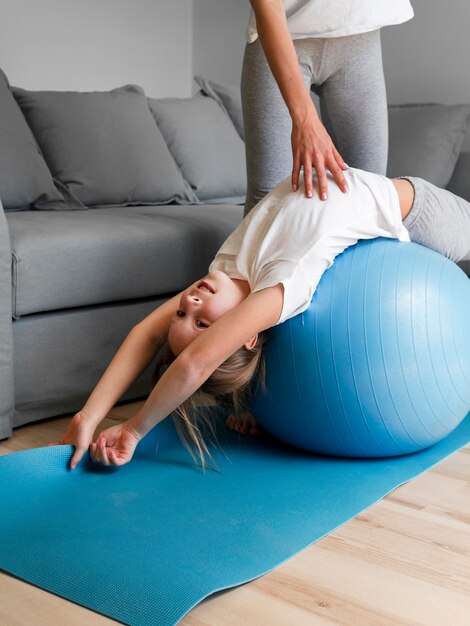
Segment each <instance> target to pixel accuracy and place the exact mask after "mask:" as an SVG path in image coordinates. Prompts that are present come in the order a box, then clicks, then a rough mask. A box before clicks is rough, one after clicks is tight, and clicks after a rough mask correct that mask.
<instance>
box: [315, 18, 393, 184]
mask: <svg viewBox="0 0 470 626" xmlns="http://www.w3.org/2000/svg"><path fill="white" fill-rule="evenodd" d="M326 42H327V47H326V53H325V59H324V63H323V66H322V68H321V76H320V77H319V81H318V82H317V85H318V86H317V87H314V91H315V92H316V93H317V94H318V95H319V97H320V107H321V115H322V121H323V124H324V125H325V128H326V129H327V131H328V132H329V134H330V136H331V138H332V140H333V142H334V144H335V145H336V148H337V149H338V151H339V153H340V154H341V156H342V157H343V159H344V160H345V161H346V163H347V164H348V165H350V166H352V167H358V168H360V169H363V170H367V171H369V172H374V173H376V174H383V175H385V173H386V169H387V158H388V111H387V96H386V90H385V79H384V72H383V66H382V47H381V42H380V30H374V31H371V32H368V33H362V34H359V35H351V36H349V37H337V38H332V39H327V40H326Z"/></svg>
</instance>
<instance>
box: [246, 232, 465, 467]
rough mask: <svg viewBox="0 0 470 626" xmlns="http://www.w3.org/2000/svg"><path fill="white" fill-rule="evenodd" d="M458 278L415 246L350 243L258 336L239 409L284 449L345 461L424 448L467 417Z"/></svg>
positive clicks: (448, 264)
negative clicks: (262, 362)
mask: <svg viewBox="0 0 470 626" xmlns="http://www.w3.org/2000/svg"><path fill="white" fill-rule="evenodd" d="M469 315H470V280H469V279H468V277H467V276H466V274H465V273H464V272H463V271H462V270H461V269H460V268H459V267H458V266H457V265H456V264H455V263H453V262H452V261H450V260H449V259H447V258H446V257H444V256H442V255H440V254H438V253H436V252H434V251H432V250H430V249H428V248H425V247H423V246H421V245H419V244H416V243H403V242H399V241H397V240H394V239H385V238H379V239H374V240H367V241H360V242H359V243H358V244H356V245H355V246H352V247H350V248H348V249H346V250H345V251H344V252H343V253H342V254H340V255H339V256H338V257H336V259H335V262H334V264H333V266H332V267H330V268H329V269H328V270H327V271H326V272H325V274H324V275H323V277H322V279H321V281H320V284H319V286H318V288H317V291H316V292H315V294H314V296H313V298H312V302H311V304H310V306H309V308H308V309H307V310H306V311H305V312H304V313H302V314H300V315H297V316H296V317H293V318H291V319H289V320H287V321H286V322H284V323H282V324H280V325H279V326H275V327H273V328H272V329H270V330H269V338H268V341H267V342H266V344H265V358H266V388H267V390H266V392H263V390H262V389H261V387H260V386H259V385H255V387H256V388H257V389H256V391H255V394H254V398H253V401H252V406H251V411H252V413H253V415H254V416H255V417H256V419H257V420H258V421H259V422H260V424H261V425H262V426H263V428H265V429H266V431H268V432H269V433H270V434H272V435H273V436H275V437H277V438H279V439H281V440H283V441H284V442H286V443H288V444H291V445H294V446H297V447H300V448H303V449H306V450H311V451H313V452H317V453H321V454H328V455H334V456H347V457H386V456H395V455H401V454H408V453H410V452H415V451H418V450H421V449H424V448H427V447H429V446H430V445H433V444H435V443H437V442H438V441H440V440H441V439H443V438H444V437H445V436H446V435H447V434H449V433H450V432H451V431H452V430H454V429H455V428H456V427H457V426H458V424H459V423H460V422H461V421H462V420H463V419H464V417H465V416H466V415H467V414H468V413H469V411H470V323H469V319H470V318H469Z"/></svg>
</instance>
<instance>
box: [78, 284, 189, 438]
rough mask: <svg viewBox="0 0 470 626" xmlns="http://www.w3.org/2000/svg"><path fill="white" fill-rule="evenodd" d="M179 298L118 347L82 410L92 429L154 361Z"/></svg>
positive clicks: (150, 316) (158, 311) (162, 306)
mask: <svg viewBox="0 0 470 626" xmlns="http://www.w3.org/2000/svg"><path fill="white" fill-rule="evenodd" d="M180 298H181V294H178V295H176V296H173V298H171V299H170V300H168V301H167V302H164V303H163V304H162V305H160V306H159V307H158V308H157V309H155V311H153V312H152V313H150V315H148V316H147V317H146V318H145V319H144V320H142V321H141V322H139V323H138V324H136V325H135V326H134V327H133V328H132V330H131V331H130V332H129V334H128V335H127V337H126V339H125V340H124V341H123V343H122V344H121V346H120V348H119V350H118V351H117V352H116V354H115V355H114V358H113V360H112V361H111V363H110V364H109V365H108V367H107V368H106V371H105V372H104V374H103V376H102V377H101V379H100V381H99V382H98V384H97V385H96V387H95V389H94V390H93V392H92V393H91V395H90V397H89V398H88V400H87V402H86V403H85V406H84V407H83V409H82V412H83V413H84V414H85V415H86V416H87V418H88V420H90V421H91V422H93V424H94V426H95V427H96V426H97V425H98V424H99V423H100V422H101V421H102V420H103V418H105V417H106V415H107V414H108V413H109V411H110V410H111V409H112V408H113V406H114V405H115V404H116V402H117V401H118V400H119V398H120V397H121V396H122V395H123V393H124V392H125V391H126V390H127V389H128V388H129V387H130V385H131V384H132V383H133V382H134V381H135V379H136V378H137V377H138V376H139V375H140V374H141V373H142V372H143V371H144V370H145V369H146V368H147V367H148V365H149V364H150V362H151V361H152V359H153V358H154V357H155V355H156V353H157V351H158V349H159V348H160V347H161V345H162V343H163V341H164V339H165V337H166V334H167V332H168V328H169V326H170V321H171V318H172V316H173V315H174V313H175V311H176V310H177V308H178V306H179V301H180Z"/></svg>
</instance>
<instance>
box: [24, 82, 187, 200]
mask: <svg viewBox="0 0 470 626" xmlns="http://www.w3.org/2000/svg"><path fill="white" fill-rule="evenodd" d="M13 94H14V96H15V98H16V100H17V102H18V103H19V105H20V107H21V109H22V111H23V113H24V115H25V117H26V119H27V120H28V123H29V125H30V127H31V129H32V131H33V133H34V135H35V137H36V140H37V141H38V143H39V146H40V148H41V151H42V153H43V155H44V158H45V159H46V161H47V164H48V165H49V168H50V169H51V171H52V173H53V175H54V177H55V178H56V179H58V180H59V181H60V182H61V183H63V184H64V185H65V186H66V188H67V189H68V190H69V192H70V193H71V194H73V196H74V197H75V198H76V199H78V200H79V201H80V202H81V203H83V205H87V206H100V205H108V204H114V205H116V204H119V205H124V206H125V205H132V204H144V203H149V204H164V203H167V202H174V201H176V202H181V203H191V202H192V203H194V202H197V198H196V197H195V196H194V194H193V193H192V191H191V189H190V187H189V185H188V184H187V183H186V182H185V181H184V179H183V177H182V176H181V173H180V171H179V170H178V168H177V166H176V164H175V162H174V160H173V158H172V156H171V154H170V153H169V151H168V148H167V147H166V144H165V141H164V139H163V137H162V135H161V133H160V131H159V130H158V128H157V127H156V125H155V122H154V120H153V118H152V116H151V115H150V113H149V110H148V106H147V101H146V98H145V95H144V92H143V90H142V89H141V88H140V87H137V86H135V85H126V86H125V87H120V88H118V89H114V90H112V91H108V92H99V91H94V92H74V91H26V90H25V89H19V88H13Z"/></svg>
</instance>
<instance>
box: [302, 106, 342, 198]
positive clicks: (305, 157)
mask: <svg viewBox="0 0 470 626" xmlns="http://www.w3.org/2000/svg"><path fill="white" fill-rule="evenodd" d="M312 107H313V103H312ZM291 141H292V155H293V159H294V165H293V168H292V189H293V190H294V191H297V189H298V188H299V175H300V169H301V168H302V167H303V170H304V185H305V195H306V196H307V198H311V197H312V196H313V178H312V176H313V169H315V171H316V174H317V181H318V194H319V196H320V198H321V200H326V199H327V197H328V182H327V177H326V172H325V169H328V170H330V172H331V173H332V175H333V178H334V179H335V181H336V183H337V185H338V187H339V188H340V189H341V191H343V192H346V191H347V190H348V185H347V182H346V180H345V178H344V175H343V170H347V169H348V166H347V165H346V163H345V162H344V161H343V158H342V157H341V155H340V153H339V152H338V150H337V149H336V148H335V146H334V144H333V142H332V140H331V138H330V136H329V134H328V133H327V131H326V129H325V127H324V126H323V124H322V122H321V121H320V118H319V117H318V115H317V113H316V111H315V112H314V111H312V110H311V109H310V110H309V112H307V113H306V114H305V115H304V116H303V117H302V118H300V119H293V123H292V136H291Z"/></svg>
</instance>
